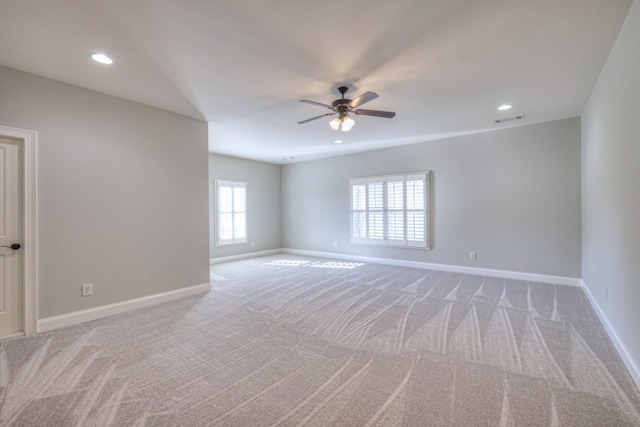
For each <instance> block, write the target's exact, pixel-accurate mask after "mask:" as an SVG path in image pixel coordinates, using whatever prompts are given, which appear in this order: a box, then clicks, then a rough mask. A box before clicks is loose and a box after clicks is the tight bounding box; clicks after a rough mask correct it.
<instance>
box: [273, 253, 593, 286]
mask: <svg viewBox="0 0 640 427" xmlns="http://www.w3.org/2000/svg"><path fill="white" fill-rule="evenodd" d="M282 252H284V253H289V254H295V255H307V256H316V257H321V258H335V259H344V260H348V261H360V262H370V263H375V264H385V265H396V266H399V267H411V268H422V269H426V270H436V271H448V272H451V273H464V274H475V275H479V276H489V277H499V278H502V279H514V280H526V281H528V282H541V283H553V284H556V285H568V286H582V284H581V281H580V279H578V278H573V277H563V276H548V275H545V274H534V273H522V272H518V271H506V270H492V269H488V268H476V267H463V266H458V265H448V264H432V263H428V262H420V261H406V260H401V259H389V258H373V257H366V256H359V255H349V254H338V253H332V252H317V251H306V250H301V249H288V248H283V249H282Z"/></svg>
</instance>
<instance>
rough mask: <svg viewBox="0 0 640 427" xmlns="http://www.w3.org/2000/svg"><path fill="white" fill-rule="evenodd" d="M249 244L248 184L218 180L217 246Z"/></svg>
mask: <svg viewBox="0 0 640 427" xmlns="http://www.w3.org/2000/svg"><path fill="white" fill-rule="evenodd" d="M237 243H247V183H246V182H237V181H222V180H216V245H217V246H222V245H229V244H237Z"/></svg>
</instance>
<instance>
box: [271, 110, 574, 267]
mask: <svg viewBox="0 0 640 427" xmlns="http://www.w3.org/2000/svg"><path fill="white" fill-rule="evenodd" d="M421 170H431V171H433V175H432V183H431V191H432V202H433V205H432V211H431V212H432V214H433V221H432V225H433V226H432V233H433V234H432V235H433V238H432V248H433V249H432V250H430V251H425V250H418V249H400V248H382V247H373V246H360V245H351V244H350V243H349V233H350V231H349V178H351V177H358V176H371V175H382V174H392V173H402V172H412V171H421ZM282 183H283V195H282V197H283V223H284V237H283V244H284V247H286V248H293V249H303V250H313V251H323V252H338V253H345V254H357V255H363V256H371V257H381V258H392V259H403V260H410V261H422V262H430V263H438V264H451V265H459V266H472V267H481V268H491V269H499V270H510V271H518V272H529V273H538V274H549V275H557V276H565V277H574V278H579V277H581V268H580V265H581V259H580V257H581V255H580V246H581V241H580V227H581V224H580V119H579V118H573V119H566V120H560V121H555V122H549V123H544V124H537V125H530V126H523V127H518V128H511V129H503V130H497V131H493V132H486V133H481V134H475V135H469V136H462V137H456V138H450V139H445V140H439V141H431V142H425V143H419V144H412V145H405V146H400V147H396V148H390V149H384V150H377V151H370V152H365V153H358V154H353V155H347V156H341V157H334V158H329V159H323V160H317V161H310V162H304V163H297V164H291V165H286V166H283V169H282ZM334 242H338V248H334ZM469 251H476V252H477V259H476V260H475V261H472V260H469Z"/></svg>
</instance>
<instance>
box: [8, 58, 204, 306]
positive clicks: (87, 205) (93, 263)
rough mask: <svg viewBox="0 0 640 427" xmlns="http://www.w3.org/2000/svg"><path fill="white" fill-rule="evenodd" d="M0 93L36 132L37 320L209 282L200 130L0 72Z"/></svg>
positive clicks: (20, 123)
mask: <svg viewBox="0 0 640 427" xmlns="http://www.w3.org/2000/svg"><path fill="white" fill-rule="evenodd" d="M0 93H1V96H0V124H2V125H5V126H12V127H18V128H23V129H30V130H35V131H37V132H38V136H39V141H38V143H39V146H38V162H39V167H38V174H39V176H38V186H39V198H38V215H39V217H38V232H39V239H40V240H39V247H38V261H39V291H38V297H39V317H40V318H44V317H49V316H54V315H59V314H63V313H69V312H72V311H76V310H82V309H87V308H91V307H96V306H100V305H105V304H110V303H115V302H119V301H124V300H128V299H132V298H138V297H143V296H147V295H151V294H156V293H159V292H165V291H170V290H174V289H179V288H182V287H187V286H192V285H199V284H203V283H207V282H208V281H209V271H208V266H209V265H208V259H207V255H208V250H207V248H208V218H207V199H208V195H207V124H206V123H204V122H199V121H196V120H193V119H189V118H186V117H182V116H179V115H176V114H172V113H168V112H165V111H161V110H158V109H155V108H151V107H147V106H143V105H140V104H136V103H133V102H129V101H125V100H122V99H119V98H114V97H111V96H107V95H103V94H99V93H96V92H92V91H88V90H85V89H81V88H78V87H74V86H70V85H66V84H63V83H59V82H55V81H53V80H48V79H44V78H40V77H37V76H34V75H32V74H27V73H23V72H21V71H17V70H13V69H9V68H6V67H1V66H0ZM83 283H93V296H92V297H85V298H82V297H81V296H80V286H81V285H82V284H83Z"/></svg>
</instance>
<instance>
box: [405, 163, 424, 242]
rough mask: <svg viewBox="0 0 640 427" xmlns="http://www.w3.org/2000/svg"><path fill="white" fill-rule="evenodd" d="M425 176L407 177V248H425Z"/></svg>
mask: <svg viewBox="0 0 640 427" xmlns="http://www.w3.org/2000/svg"><path fill="white" fill-rule="evenodd" d="M427 176H428V175H427V174H426V173H425V174H415V175H407V177H406V179H407V181H406V187H407V222H406V224H407V246H413V247H421V248H425V247H427V239H426V237H427V234H426V233H427V224H426V221H427V210H426V209H427Z"/></svg>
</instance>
